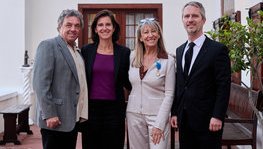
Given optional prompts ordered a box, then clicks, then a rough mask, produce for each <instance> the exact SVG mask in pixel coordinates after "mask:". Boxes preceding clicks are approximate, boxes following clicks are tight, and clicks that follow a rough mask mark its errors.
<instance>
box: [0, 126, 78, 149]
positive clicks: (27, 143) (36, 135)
mask: <svg viewBox="0 0 263 149" xmlns="http://www.w3.org/2000/svg"><path fill="white" fill-rule="evenodd" d="M30 129H31V130H32V131H33V135H27V134H26V133H20V135H18V140H19V141H21V145H14V144H13V143H7V144H6V145H4V146H2V145H1V146H0V149H41V148H42V144H41V135H40V131H39V128H38V127H37V126H35V125H32V126H30ZM2 138H3V134H0V139H1V140H2ZM77 149H81V136H80V135H79V136H78V141H77Z"/></svg>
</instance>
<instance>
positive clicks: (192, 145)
mask: <svg viewBox="0 0 263 149" xmlns="http://www.w3.org/2000/svg"><path fill="white" fill-rule="evenodd" d="M221 139H222V131H218V132H211V131H209V124H208V125H207V131H196V130H193V129H192V128H191V127H190V126H189V123H188V120H187V114H186V112H184V115H183V119H182V124H181V125H180V127H179V143H180V149H221Z"/></svg>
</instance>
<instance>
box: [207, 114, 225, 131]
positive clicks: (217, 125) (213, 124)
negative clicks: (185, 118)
mask: <svg viewBox="0 0 263 149" xmlns="http://www.w3.org/2000/svg"><path fill="white" fill-rule="evenodd" d="M220 129H222V121H221V120H220V119H217V118H214V117H212V118H211V120H210V124H209V130H210V131H219V130H220Z"/></svg>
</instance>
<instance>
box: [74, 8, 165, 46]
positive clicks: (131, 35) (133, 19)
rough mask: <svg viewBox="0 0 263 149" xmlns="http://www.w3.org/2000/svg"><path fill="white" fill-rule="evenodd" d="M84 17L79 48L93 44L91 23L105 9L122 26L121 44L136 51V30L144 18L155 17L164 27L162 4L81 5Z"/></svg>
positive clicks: (80, 9)
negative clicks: (109, 11)
mask: <svg viewBox="0 0 263 149" xmlns="http://www.w3.org/2000/svg"><path fill="white" fill-rule="evenodd" d="M78 8H79V11H80V12H82V14H83V17H84V29H83V30H82V32H81V34H80V38H79V46H80V47H82V46H83V45H85V44H88V43H92V39H91V23H92V21H93V19H94V17H95V15H96V13H97V12H98V11H100V10H103V9H109V10H111V11H112V12H113V13H114V15H115V18H116V20H117V21H118V23H119V24H120V29H121V33H120V39H119V41H118V43H119V44H121V45H125V46H127V47H129V48H130V49H134V45H135V36H136V28H137V26H138V23H139V21H140V20H141V19H143V18H149V17H154V18H156V19H157V20H158V21H159V22H160V24H161V25H162V4H79V5H78Z"/></svg>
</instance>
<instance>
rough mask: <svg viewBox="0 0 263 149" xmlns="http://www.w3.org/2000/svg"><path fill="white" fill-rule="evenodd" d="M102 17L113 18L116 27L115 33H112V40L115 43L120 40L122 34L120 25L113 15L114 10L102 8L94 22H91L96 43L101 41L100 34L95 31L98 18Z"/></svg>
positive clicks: (92, 36) (92, 35) (92, 34)
mask: <svg viewBox="0 0 263 149" xmlns="http://www.w3.org/2000/svg"><path fill="white" fill-rule="evenodd" d="M102 17H109V18H110V19H111V22H112V25H113V28H114V29H115V30H114V32H113V34H112V42H113V43H115V42H116V41H118V40H119V35H120V25H119V24H118V23H117V21H116V20H115V17H114V15H113V12H112V11H110V10H106V9H105V10H101V11H99V12H98V13H97V14H96V16H95V18H94V20H93V22H92V24H91V31H92V32H91V38H92V40H93V42H94V43H99V35H98V34H97V33H96V32H95V29H96V26H97V23H98V20H99V19H100V18H102Z"/></svg>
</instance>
